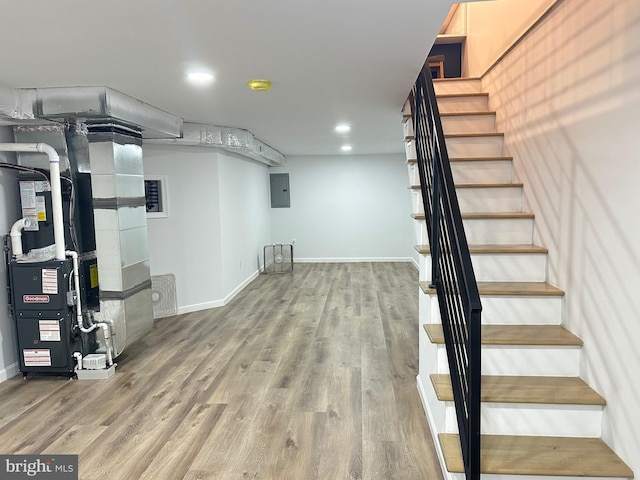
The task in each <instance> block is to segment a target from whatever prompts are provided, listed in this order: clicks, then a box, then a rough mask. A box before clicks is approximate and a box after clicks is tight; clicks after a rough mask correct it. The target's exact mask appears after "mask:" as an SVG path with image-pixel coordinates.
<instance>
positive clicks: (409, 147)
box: [404, 140, 417, 159]
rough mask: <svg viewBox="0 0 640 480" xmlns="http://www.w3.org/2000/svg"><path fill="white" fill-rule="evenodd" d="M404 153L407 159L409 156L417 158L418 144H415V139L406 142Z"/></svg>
mask: <svg viewBox="0 0 640 480" xmlns="http://www.w3.org/2000/svg"><path fill="white" fill-rule="evenodd" d="M404 153H405V155H406V157H407V159H409V158H417V157H416V144H415V141H413V140H411V141H405V142H404Z"/></svg>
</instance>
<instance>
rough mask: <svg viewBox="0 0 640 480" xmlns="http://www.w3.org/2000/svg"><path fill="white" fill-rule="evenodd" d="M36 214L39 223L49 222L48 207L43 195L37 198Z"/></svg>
mask: <svg viewBox="0 0 640 480" xmlns="http://www.w3.org/2000/svg"><path fill="white" fill-rule="evenodd" d="M36 212H37V215H38V221H39V222H46V221H47V206H46V204H45V201H44V197H43V196H42V195H38V196H37V197H36Z"/></svg>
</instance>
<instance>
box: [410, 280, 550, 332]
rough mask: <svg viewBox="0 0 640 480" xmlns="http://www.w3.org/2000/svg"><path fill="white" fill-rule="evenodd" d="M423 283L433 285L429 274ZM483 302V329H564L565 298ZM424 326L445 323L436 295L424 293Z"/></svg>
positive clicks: (494, 298)
mask: <svg viewBox="0 0 640 480" xmlns="http://www.w3.org/2000/svg"><path fill="white" fill-rule="evenodd" d="M422 275H423V273H422V272H420V276H422ZM424 276H425V277H429V278H421V281H429V279H430V277H431V274H430V272H429V271H427V273H426V274H425V275H424ZM480 300H481V301H482V324H483V325H560V322H561V319H562V297H511V296H484V295H481V297H480ZM418 301H419V303H420V325H423V324H425V323H442V321H441V319H440V310H439V308H438V301H437V299H436V296H435V295H427V294H425V293H424V292H422V291H421V292H420V296H419V298H418Z"/></svg>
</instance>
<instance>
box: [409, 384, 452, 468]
mask: <svg viewBox="0 0 640 480" xmlns="http://www.w3.org/2000/svg"><path fill="white" fill-rule="evenodd" d="M416 382H417V383H418V395H419V396H420V401H421V402H422V408H423V410H424V413H425V415H426V416H427V422H428V423H429V431H430V432H431V439H432V440H433V445H434V447H435V448H436V454H437V455H438V461H439V462H440V470H442V476H443V477H444V478H445V480H452V479H453V476H452V474H451V473H450V472H448V471H447V466H446V463H445V462H444V453H443V452H442V447H441V446H440V441H439V440H438V432H436V431H435V426H436V422H435V420H434V419H433V416H432V415H431V410H430V409H429V406H428V405H427V395H426V393H425V391H424V388H423V386H422V380H421V379H420V375H418V376H417V377H416Z"/></svg>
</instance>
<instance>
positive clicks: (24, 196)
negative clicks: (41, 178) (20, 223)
mask: <svg viewBox="0 0 640 480" xmlns="http://www.w3.org/2000/svg"><path fill="white" fill-rule="evenodd" d="M20 204H21V205H22V218H28V219H29V220H31V223H30V224H29V226H27V227H25V228H24V229H25V230H27V231H37V230H39V229H40V226H39V225H38V210H37V201H36V182H33V181H22V182H20Z"/></svg>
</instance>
